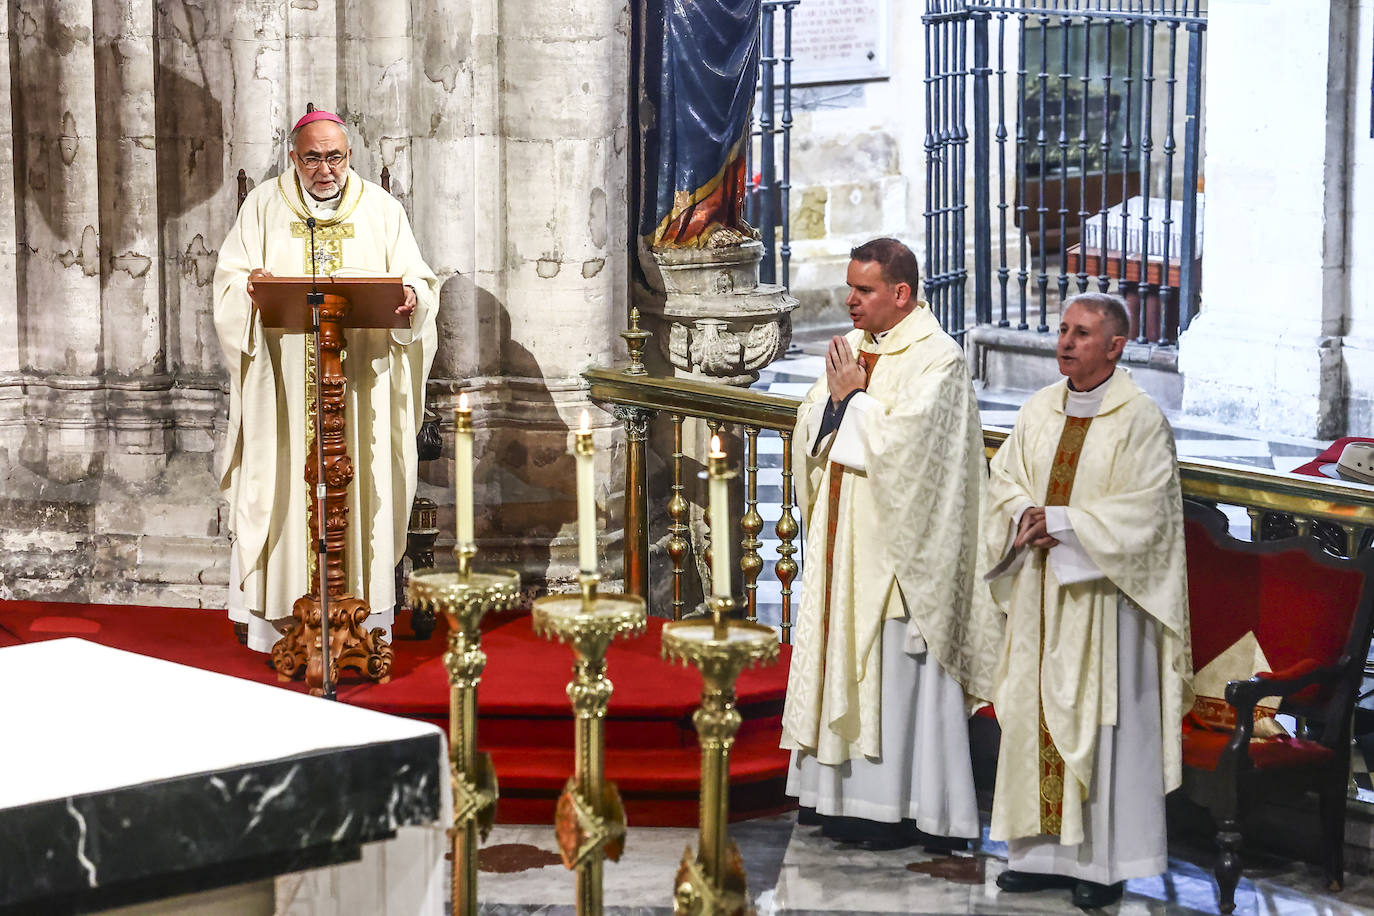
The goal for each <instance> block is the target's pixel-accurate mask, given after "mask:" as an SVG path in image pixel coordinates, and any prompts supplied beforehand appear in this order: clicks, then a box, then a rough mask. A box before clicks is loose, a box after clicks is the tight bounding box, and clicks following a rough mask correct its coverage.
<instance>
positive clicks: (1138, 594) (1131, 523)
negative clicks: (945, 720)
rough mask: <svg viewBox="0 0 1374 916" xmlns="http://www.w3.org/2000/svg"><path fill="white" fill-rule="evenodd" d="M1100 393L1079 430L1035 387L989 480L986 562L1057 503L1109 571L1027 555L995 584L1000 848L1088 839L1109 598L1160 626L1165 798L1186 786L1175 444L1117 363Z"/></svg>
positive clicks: (1109, 655)
mask: <svg viewBox="0 0 1374 916" xmlns="http://www.w3.org/2000/svg"><path fill="white" fill-rule="evenodd" d="M1106 385H1107V389H1106V391H1105V393H1104V395H1103V399H1102V404H1101V407H1100V408H1099V410H1098V412H1097V415H1096V416H1095V417H1093V418H1091V420H1090V422H1089V423H1084V422H1082V420H1078V422H1074V421H1075V420H1076V419H1077V418H1072V417H1067V416H1066V415H1065V412H1064V402H1065V396H1066V391H1067V385H1066V383H1065V382H1063V381H1061V382H1059V383H1057V384H1055V385H1051V386H1049V387H1048V388H1045V389H1042V390H1041V391H1039V392H1037V393H1036V394H1035V395H1033V396H1032V397H1031V398H1030V399H1029V400H1028V401H1027V402H1026V404H1025V405H1024V406H1023V407H1022V408H1021V411H1020V413H1019V414H1018V415H1017V419H1016V426H1015V428H1014V429H1013V431H1012V433H1011V435H1010V436H1009V437H1008V438H1007V441H1006V442H1005V443H1003V445H1002V447H1001V448H1000V449H999V450H998V452H997V454H996V455H995V456H994V457H993V460H992V462H991V466H990V470H989V483H988V494H987V500H986V509H985V512H984V521H983V545H982V549H983V556H982V559H981V564H982V567H981V568H985V569H991V568H993V567H994V566H995V565H996V564H997V561H998V559H999V558H1000V557H1001V556H1002V555H1003V554H1004V552H1005V551H1006V549H1007V547H1008V544H1009V540H1010V534H1011V532H1010V522H1011V519H1012V518H1013V517H1014V516H1015V515H1016V514H1017V513H1018V512H1019V511H1021V510H1023V509H1024V508H1026V507H1028V506H1044V505H1056V504H1058V505H1066V506H1067V514H1068V518H1069V521H1070V523H1071V525H1072V528H1073V532H1074V534H1075V536H1076V537H1077V539H1078V541H1079V542H1080V543H1081V545H1082V547H1083V549H1084V551H1085V552H1086V553H1087V555H1088V556H1089V557H1090V558H1091V560H1092V561H1093V563H1094V564H1096V566H1097V568H1098V569H1099V570H1100V571H1101V572H1102V573H1103V575H1104V578H1098V579H1093V580H1089V581H1086V582H1079V583H1075V584H1072V585H1060V583H1059V581H1058V580H1057V579H1056V577H1055V573H1054V568H1053V564H1051V563H1050V562H1049V561H1048V555H1047V554H1048V552H1047V551H1045V550H1029V551H1028V553H1027V556H1026V558H1025V561H1024V563H1023V564H1022V565H1021V566H1020V567H1019V568H1016V569H1014V572H1012V573H1009V574H1007V575H1004V576H1002V577H1000V578H996V579H994V580H993V581H992V582H991V583H990V589H991V593H992V595H993V597H994V598H995V600H996V602H997V604H998V606H999V607H1001V608H1002V609H1003V610H1004V611H1005V612H1006V614H1007V620H1006V639H1005V642H1004V643H1003V646H1002V650H1001V653H1000V661H999V665H998V674H997V687H996V690H995V696H994V703H995V705H996V708H997V718H998V721H999V723H1000V724H1001V726H1002V745H1001V750H1000V752H999V762H998V771H997V785H996V789H995V792H994V795H993V818H992V831H991V835H992V837H993V838H994V839H998V840H1007V839H1013V838H1016V837H1031V836H1037V835H1041V834H1044V833H1050V834H1054V833H1057V834H1058V835H1059V841H1060V843H1062V844H1064V845H1072V844H1077V843H1081V842H1082V841H1083V825H1084V818H1085V816H1086V815H1085V805H1084V801H1085V800H1086V798H1087V797H1088V794H1089V791H1090V789H1091V780H1092V774H1093V765H1094V759H1095V753H1096V742H1097V738H1098V735H1099V730H1100V729H1101V728H1102V727H1103V726H1112V725H1115V724H1116V713H1117V693H1116V690H1117V672H1116V651H1117V650H1116V610H1117V602H1118V601H1119V600H1120V601H1126V602H1129V603H1130V604H1132V605H1134V606H1135V607H1137V608H1139V610H1140V611H1141V612H1143V613H1145V614H1147V615H1149V616H1150V617H1152V618H1153V619H1154V620H1155V621H1156V622H1157V623H1158V625H1159V657H1158V660H1157V664H1158V667H1159V683H1160V715H1161V722H1162V724H1163V729H1162V730H1163V758H1164V759H1163V760H1162V765H1163V767H1162V768H1163V774H1164V785H1163V786H1161V787H1160V791H1161V792H1164V791H1168V790H1170V789H1173V788H1176V787H1177V786H1178V785H1179V783H1180V781H1181V777H1182V749H1181V732H1180V723H1181V721H1182V717H1183V713H1184V712H1185V711H1186V710H1187V708H1188V705H1189V704H1190V703H1191V689H1190V685H1189V682H1190V680H1191V676H1192V671H1191V655H1190V649H1189V644H1188V593H1187V579H1186V569H1185V564H1184V546H1183V513H1182V499H1181V494H1180V490H1179V482H1178V463H1177V460H1176V458H1175V454H1174V442H1173V434H1172V432H1171V431H1170V429H1169V425H1168V422H1167V420H1165V418H1164V415H1163V414H1162V413H1161V412H1160V410H1159V408H1158V407H1157V406H1156V405H1155V403H1154V402H1153V401H1151V400H1150V399H1149V397H1148V396H1147V395H1146V394H1145V393H1144V391H1142V390H1141V389H1140V387H1139V386H1138V385H1137V384H1136V383H1135V381H1134V380H1132V379H1131V377H1130V373H1129V372H1128V371H1126V370H1124V369H1118V370H1117V371H1116V373H1115V375H1114V376H1113V377H1112V378H1111V379H1110V380H1109V381H1108V382H1107V383H1106ZM1075 427H1078V429H1075ZM1080 433H1081V435H1080ZM1075 445H1076V446H1078V447H1077V448H1076V449H1075V448H1074V446H1075ZM1075 453H1076V455H1077V458H1076V461H1074V460H1073V455H1074V454H1075ZM1065 499H1066V500H1067V502H1061V500H1065ZM1046 737H1047V738H1048V739H1049V742H1050V746H1049V748H1048V749H1047V748H1046V746H1045V743H1044V738H1046ZM1056 758H1057V759H1056ZM1061 766H1062V771H1059V770H1058V769H1057V768H1058V767H1061ZM1057 773H1062V775H1061V776H1060V779H1059V786H1056V785H1055V781H1056V780H1055V776H1056V774H1057ZM1142 791H1149V788H1148V787H1142ZM1056 815H1058V817H1057V816H1056ZM1056 820H1058V821H1059V823H1055V821H1056Z"/></svg>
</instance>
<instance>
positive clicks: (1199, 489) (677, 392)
mask: <svg viewBox="0 0 1374 916" xmlns="http://www.w3.org/2000/svg"><path fill="white" fill-rule="evenodd" d="M583 378H585V379H586V380H587V381H588V383H590V385H591V397H592V399H593V400H595V401H599V402H601V403H602V404H605V405H607V406H608V407H609V409H611V410H612V411H613V412H614V413H615V414H616V415H617V416H618V417H620V418H621V420H623V421H624V422H625V425H626V433H627V434H626V440H627V447H628V454H627V459H626V480H625V588H626V591H629V592H632V593H635V594H638V595H641V596H643V597H645V598H646V599H647V598H648V596H649V588H648V585H649V583H648V553H649V546H648V545H649V532H648V519H649V511H648V508H649V506H648V492H647V479H646V468H647V464H646V456H645V449H646V444H647V441H648V425H649V423H650V422H651V421H652V420H653V419H654V417H656V416H664V417H667V418H669V419H670V420H671V422H672V423H673V429H674V439H673V441H674V449H673V453H672V464H673V468H672V473H673V484H672V495H671V497H670V498H669V502H668V505H667V507H666V508H667V516H668V519H669V526H668V532H669V535H670V537H669V540H668V542H667V545H666V546H667V554H668V556H669V559H670V560H671V563H672V575H673V580H674V581H673V602H672V603H673V617H675V618H680V617H681V616H682V614H683V610H684V602H683V598H682V595H683V583H682V576H683V574H684V571H685V569H686V560H687V556H688V553H689V543H688V538H687V537H686V535H687V531H688V526H687V524H686V522H687V514H688V507H687V501H686V499H685V497H684V490H685V488H684V486H683V482H682V471H683V441H682V425H683V421H684V420H685V419H686V418H689V417H691V418H698V419H701V420H704V421H705V422H706V423H707V425H708V426H710V427H711V429H713V430H715V429H718V428H720V427H721V425H722V424H729V425H731V426H733V427H737V428H738V429H739V430H740V432H741V433H742V435H743V439H744V443H745V454H744V493H745V505H744V512H743V513H742V514H741V518H740V533H741V540H740V556H741V561H740V568H741V571H742V573H743V578H744V588H745V595H746V600H747V609H746V614H747V616H748V617H749V618H750V619H755V618H756V596H757V589H758V579H759V576H760V575H761V573H762V572H763V568H764V565H765V564H764V562H763V559H762V557H761V556H760V553H759V547H760V546H761V542H760V540H759V534H760V533H761V532H762V530H763V524H764V522H763V518H762V516H761V515H760V513H759V511H758V499H757V484H758V470H759V458H758V455H759V451H758V448H759V446H758V436H759V432H760V431H762V430H776V431H777V432H778V433H779V434H780V435H781V437H782V503H781V506H780V514H779V516H778V521H777V524H776V526H775V529H774V530H775V533H776V534H777V538H778V559H777V562H776V563H775V564H774V569H773V572H774V574H775V575H776V576H777V578H778V582H779V584H780V585H781V587H782V592H781V603H782V619H781V636H782V639H783V641H784V642H790V641H791V629H792V585H793V583H794V582H795V580H796V577H797V573H798V571H799V569H800V566H799V564H798V563H797V561H796V560H794V559H793V557H794V556H795V554H796V553H797V550H798V547H797V535H798V533H799V532H800V527H799V524H798V519H797V513H796V507H795V489H794V486H793V474H794V469H793V467H792V456H791V448H790V445H791V438H792V428H793V425H794V424H795V422H796V413H797V406H798V404H799V403H800V400H799V399H798V398H794V397H787V396H783V395H775V394H764V393H762V392H758V391H752V390H748V389H741V388H734V387H730V386H728V385H721V384H717V383H714V382H705V381H695V380H690V379H676V378H663V377H657V376H653V375H630V374H627V373H626V372H625V371H624V370H622V369H620V368H609V369H592V370H589V371H588V372H585V373H583ZM1006 436H1007V432H1006V430H1002V429H994V428H990V427H985V428H984V430H983V439H984V443H985V445H986V447H987V452H988V455H989V456H991V455H992V454H993V453H994V452H995V451H996V450H997V448H998V447H999V446H1000V445H1001V444H1002V441H1003V440H1004V439H1005V438H1006ZM1179 471H1180V476H1181V478H1182V484H1183V495H1184V496H1185V497H1188V498H1190V499H1198V500H1204V501H1207V502H1212V503H1216V504H1218V505H1220V506H1238V507H1241V508H1243V509H1244V510H1245V511H1246V512H1247V513H1248V514H1249V517H1250V524H1251V532H1252V537H1253V538H1254V539H1256V540H1259V539H1261V538H1263V537H1265V536H1266V525H1267V524H1268V523H1272V522H1273V521H1274V520H1276V519H1278V520H1280V521H1284V522H1287V520H1290V519H1291V527H1292V528H1293V529H1295V530H1296V533H1299V534H1306V533H1309V532H1314V533H1317V534H1319V535H1324V541H1325V543H1326V545H1327V548H1328V549H1330V550H1332V551H1333V552H1336V553H1341V554H1344V555H1346V556H1349V555H1351V554H1353V553H1355V552H1357V551H1358V550H1360V549H1361V548H1362V547H1365V548H1366V549H1367V546H1368V545H1367V538H1368V534H1369V532H1370V530H1371V529H1374V490H1371V489H1370V488H1368V487H1362V486H1358V485H1355V484H1348V483H1344V482H1341V481H1337V480H1324V479H1322V478H1317V477H1305V476H1301V475H1295V474H1283V473H1278V472H1275V471H1268V470H1263V469H1260V468H1247V467H1242V466H1239V465H1231V464H1224V463H1222V462H1216V461H1206V460H1196V459H1195V460H1185V461H1180V462H1179ZM715 536H719V533H716V534H715ZM651 612H652V609H651ZM1371 674H1374V672H1371Z"/></svg>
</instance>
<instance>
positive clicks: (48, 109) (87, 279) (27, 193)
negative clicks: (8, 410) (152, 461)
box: [11, 0, 104, 481]
mask: <svg viewBox="0 0 1374 916" xmlns="http://www.w3.org/2000/svg"><path fill="white" fill-rule="evenodd" d="M12 15H13V19H12V22H14V23H15V26H16V30H17V32H18V34H17V36H15V37H16V39H17V40H16V41H14V42H13V43H12V46H11V50H12V51H15V52H17V57H18V59H17V61H15V63H16V64H17V67H15V70H17V73H18V80H19V86H18V92H17V94H16V95H17V97H18V98H22V99H23V100H24V104H23V105H22V106H20V107H18V108H15V109H14V110H13V113H14V115H15V118H16V123H15V128H16V132H17V133H19V134H20V135H21V136H22V138H23V140H22V141H21V145H20V155H21V156H22V166H21V168H22V173H21V174H22V177H21V178H20V181H19V183H18V188H17V189H16V190H17V191H18V196H19V200H18V201H17V210H18V213H19V219H20V230H19V236H20V239H21V241H22V244H23V248H22V249H21V250H22V251H23V254H22V256H21V260H20V274H19V276H20V278H21V280H20V286H19V291H20V298H21V301H23V302H25V303H26V304H27V307H26V309H25V312H24V320H23V325H22V326H23V331H22V335H23V337H22V340H23V344H22V346H23V347H24V352H23V353H22V355H21V359H22V360H23V362H24V364H25V365H27V366H30V367H32V368H33V369H34V370H35V371H37V372H39V373H41V374H43V375H44V376H45V386H46V388H47V393H46V396H45V397H43V398H42V399H41V400H37V401H35V400H34V399H32V398H31V399H30V410H31V412H32V413H34V414H38V415H42V416H44V417H46V418H48V419H49V423H48V424H45V425H44V426H43V427H42V428H41V429H31V430H30V432H29V434H28V435H27V436H26V437H25V443H24V447H23V449H22V452H21V458H22V460H24V461H25V463H27V464H29V465H30V467H33V468H36V469H37V468H41V469H42V472H43V473H45V474H46V475H48V476H49V477H50V478H51V479H54V480H61V481H70V480H75V479H79V478H81V477H84V476H86V473H87V471H88V469H89V467H90V461H91V459H92V457H93V455H94V453H95V452H96V451H97V445H98V444H99V443H98V441H97V439H98V437H97V433H96V430H95V428H94V423H93V422H92V419H91V418H92V415H93V412H94V411H95V410H96V408H97V405H98V402H99V400H100V398H99V396H98V394H95V393H93V387H94V386H92V385H91V384H89V379H90V377H91V376H93V375H96V374H98V373H99V372H100V371H101V369H102V366H103V360H104V348H103V346H102V340H101V337H102V327H101V318H100V309H99V302H100V228H99V227H100V214H99V210H100V208H99V194H98V185H97V179H96V163H97V161H98V160H97V149H96V146H97V135H96V110H95V89H94V87H95V54H94V48H93V45H92V34H91V24H92V10H91V0H49V2H43V3H27V2H26V3H18V4H15V9H14V11H13V14H12Z"/></svg>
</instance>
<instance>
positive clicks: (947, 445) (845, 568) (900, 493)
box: [782, 239, 998, 850]
mask: <svg viewBox="0 0 1374 916" xmlns="http://www.w3.org/2000/svg"><path fill="white" fill-rule="evenodd" d="M846 282H847V284H848V286H849V296H848V298H847V300H846V305H847V306H848V309H849V315H850V318H851V320H852V321H853V323H854V330H853V331H851V332H850V333H848V334H846V335H845V336H843V337H836V338H834V339H833V340H832V341H831V342H830V346H829V350H828V352H827V354H826V375H825V377H824V378H821V379H819V380H818V381H817V382H816V384H815V385H814V386H813V387H812V388H811V390H810V391H809V392H808V393H807V395H806V397H805V399H804V400H803V402H802V404H801V406H800V408H799V409H798V412H797V425H796V430H795V432H794V436H793V449H794V452H795V456H796V457H795V466H796V467H797V468H798V472H797V501H798V504H799V506H800V508H801V511H802V518H803V521H804V522H805V525H806V563H805V567H804V571H803V575H802V600H801V604H800V609H799V612H798V619H797V628H796V639H795V645H794V647H793V652H792V664H791V671H790V675H789V678H788V686H787V699H786V703H785V707H784V712H783V738H782V746H783V747H784V748H787V749H790V750H791V751H792V752H793V754H792V761H791V767H790V769H789V772H788V779H787V792H788V794H789V795H793V796H796V797H797V799H798V800H799V802H800V804H801V806H802V808H803V810H804V811H806V812H807V816H808V818H809V817H810V816H811V814H810V812H811V810H814V812H815V817H816V818H817V819H818V820H819V821H820V823H821V826H822V830H823V832H824V833H825V834H826V835H828V836H831V837H833V838H835V839H838V840H840V841H849V842H859V843H862V844H863V845H865V846H868V847H869V848H875V849H891V848H898V847H901V846H905V845H911V844H913V843H922V844H924V845H926V846H928V847H931V848H941V849H946V850H947V849H950V848H956V847H960V846H964V847H966V846H967V842H966V841H967V840H968V839H970V838H973V837H976V836H977V835H978V832H979V821H978V806H977V800H976V798H975V795H974V786H973V769H972V764H971V761H970V755H969V745H968V719H967V712H966V697H965V691H966V690H967V691H968V692H969V693H971V694H974V695H977V696H983V697H987V696H989V695H990V689H991V675H992V662H993V660H995V655H996V646H997V644H998V631H997V629H996V627H997V623H998V621H997V619H996V611H995V608H993V607H992V605H991V602H983V603H982V604H981V605H980V608H986V609H987V613H986V614H985V615H983V616H982V617H981V618H980V617H978V616H977V615H976V614H975V611H976V610H977V609H975V608H972V607H971V600H970V599H971V595H972V589H973V583H974V573H975V568H974V567H975V560H976V545H977V527H978V509H979V501H980V495H981V492H982V487H983V479H984V477H985V470H984V457H983V437H982V428H981V425H980V423H979V417H978V402H977V399H976V397H975V396H974V393H973V386H972V384H971V382H970V380H969V373H968V367H967V364H966V362H965V359H964V351H963V348H962V347H961V346H960V345H959V344H958V343H956V342H955V341H954V340H953V339H952V338H951V337H950V336H949V335H948V334H946V333H945V332H944V330H942V329H941V327H940V323H939V321H938V320H937V319H936V317H935V316H934V315H933V314H931V311H930V308H929V306H927V305H926V303H924V302H922V301H921V300H919V299H918V298H917V296H916V288H917V284H918V282H919V278H918V276H917V265H916V257H915V255H913V254H912V252H911V250H910V249H909V248H907V247H906V246H905V245H903V244H902V243H901V242H899V241H897V240H895V239H876V240H874V241H871V242H868V243H865V244H863V245H860V246H859V247H857V248H855V249H854V250H853V251H852V252H851V260H850V262H849V268H848V274H847V278H846ZM980 640H981V641H982V642H983V643H984V644H985V645H984V646H982V647H980V644H979V641H980Z"/></svg>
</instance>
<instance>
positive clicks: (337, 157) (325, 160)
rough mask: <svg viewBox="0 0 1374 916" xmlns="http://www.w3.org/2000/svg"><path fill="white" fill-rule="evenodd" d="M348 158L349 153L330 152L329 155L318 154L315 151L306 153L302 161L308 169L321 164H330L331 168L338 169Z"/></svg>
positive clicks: (315, 167) (316, 167)
mask: <svg viewBox="0 0 1374 916" xmlns="http://www.w3.org/2000/svg"><path fill="white" fill-rule="evenodd" d="M347 158H348V153H330V154H329V155H328V156H317V155H315V154H314V153H306V154H305V155H304V156H302V157H301V163H302V164H303V165H304V166H305V167H306V168H308V169H318V168H319V167H320V165H321V164H325V165H328V166H329V167H330V168H331V169H337V168H338V167H339V166H341V165H343V163H344V160H345V159H347Z"/></svg>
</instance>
